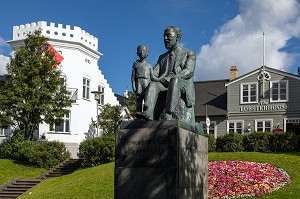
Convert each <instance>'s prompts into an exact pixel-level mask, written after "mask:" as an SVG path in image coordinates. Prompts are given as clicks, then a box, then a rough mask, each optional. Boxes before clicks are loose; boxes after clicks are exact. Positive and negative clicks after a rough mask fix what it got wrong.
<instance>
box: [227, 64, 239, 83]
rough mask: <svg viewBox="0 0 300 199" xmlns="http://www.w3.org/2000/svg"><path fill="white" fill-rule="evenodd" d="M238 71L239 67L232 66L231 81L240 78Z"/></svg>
mask: <svg viewBox="0 0 300 199" xmlns="http://www.w3.org/2000/svg"><path fill="white" fill-rule="evenodd" d="M238 71H239V70H238V68H237V66H230V77H229V79H230V81H231V80H234V79H236V78H238Z"/></svg>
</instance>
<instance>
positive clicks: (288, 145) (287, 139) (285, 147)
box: [270, 132, 299, 152]
mask: <svg viewBox="0 0 300 199" xmlns="http://www.w3.org/2000/svg"><path fill="white" fill-rule="evenodd" d="M298 141H299V135H296V134H295V133H294V132H278V133H273V135H272V137H271V139H270V148H271V150H272V151H274V152H290V151H296V150H297V149H298Z"/></svg>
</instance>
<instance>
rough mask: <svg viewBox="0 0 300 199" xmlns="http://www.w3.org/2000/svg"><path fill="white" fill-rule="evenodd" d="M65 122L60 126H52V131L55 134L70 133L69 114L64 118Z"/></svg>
mask: <svg viewBox="0 0 300 199" xmlns="http://www.w3.org/2000/svg"><path fill="white" fill-rule="evenodd" d="M62 119H63V121H62V122H61V123H59V124H55V125H50V131H55V132H64V133H69V132H70V113H67V114H66V115H65V116H64V117H63V118H62Z"/></svg>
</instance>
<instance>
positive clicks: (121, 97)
mask: <svg viewBox="0 0 300 199" xmlns="http://www.w3.org/2000/svg"><path fill="white" fill-rule="evenodd" d="M115 97H116V98H117V100H118V102H119V104H120V106H122V107H124V106H126V104H125V99H124V96H122V95H119V94H116V93H115Z"/></svg>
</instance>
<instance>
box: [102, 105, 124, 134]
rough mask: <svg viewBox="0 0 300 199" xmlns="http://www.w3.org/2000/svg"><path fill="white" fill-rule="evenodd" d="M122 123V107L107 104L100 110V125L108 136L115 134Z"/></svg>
mask: <svg viewBox="0 0 300 199" xmlns="http://www.w3.org/2000/svg"><path fill="white" fill-rule="evenodd" d="M121 122H122V117H121V107H120V106H119V105H114V106H112V105H110V104H105V105H103V106H101V108H100V114H99V125H100V128H102V129H103V131H104V133H106V134H113V133H115V132H116V131H117V129H118V128H119V125H120V124H121Z"/></svg>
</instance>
